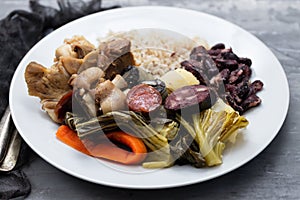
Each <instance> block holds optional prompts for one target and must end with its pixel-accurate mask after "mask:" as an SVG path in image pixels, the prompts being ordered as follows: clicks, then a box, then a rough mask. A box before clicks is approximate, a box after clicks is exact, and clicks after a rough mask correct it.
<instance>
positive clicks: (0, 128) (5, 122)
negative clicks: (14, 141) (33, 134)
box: [0, 107, 15, 163]
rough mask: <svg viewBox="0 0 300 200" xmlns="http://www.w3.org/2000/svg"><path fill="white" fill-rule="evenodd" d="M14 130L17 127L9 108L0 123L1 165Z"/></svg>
mask: <svg viewBox="0 0 300 200" xmlns="http://www.w3.org/2000/svg"><path fill="white" fill-rule="evenodd" d="M14 128H15V126H14V123H13V121H12V118H11V115H10V110H9V107H7V108H6V111H5V113H4V115H3V117H2V119H1V121H0V163H1V162H2V161H3V159H4V158H5V155H6V152H7V149H8V144H9V141H10V138H11V132H12V131H13V129H14Z"/></svg>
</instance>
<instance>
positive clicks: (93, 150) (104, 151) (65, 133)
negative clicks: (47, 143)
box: [56, 125, 147, 165]
mask: <svg viewBox="0 0 300 200" xmlns="http://www.w3.org/2000/svg"><path fill="white" fill-rule="evenodd" d="M106 136H107V138H108V139H110V140H112V141H115V142H119V143H121V144H124V145H126V146H128V147H129V148H130V149H131V150H132V152H129V151H126V150H124V149H121V148H119V147H117V146H116V145H114V144H113V143H110V142H108V141H106V142H105V141H104V142H102V143H100V144H97V145H94V146H91V145H89V148H88V149H87V148H86V146H85V145H84V144H83V142H82V141H81V140H80V139H79V137H78V136H77V134H76V132H75V131H73V130H72V129H70V128H69V127H68V126H66V125H61V126H60V127H59V128H58V130H57V132H56V137H57V138H58V139H59V140H60V141H62V142H63V143H65V144H67V145H69V146H70V147H73V148H74V149H76V150H78V151H80V152H82V153H84V154H87V155H90V156H94V157H97V158H104V159H107V160H111V161H115V162H119V163H123V164H127V165H133V164H139V163H141V162H142V161H143V160H144V159H145V158H146V155H147V148H146V146H145V144H144V143H143V141H142V140H141V139H139V138H136V137H134V136H132V135H129V134H127V133H125V132H122V131H115V132H110V133H108V134H106Z"/></svg>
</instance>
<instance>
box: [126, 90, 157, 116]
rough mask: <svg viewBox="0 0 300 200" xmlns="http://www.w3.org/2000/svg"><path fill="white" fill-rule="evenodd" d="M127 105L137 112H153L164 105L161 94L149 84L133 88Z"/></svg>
mask: <svg viewBox="0 0 300 200" xmlns="http://www.w3.org/2000/svg"><path fill="white" fill-rule="evenodd" d="M126 100H127V105H128V107H129V109H130V110H132V111H135V112H146V113H148V112H151V111H154V110H155V109H157V108H158V107H159V106H160V105H161V103H162V97H161V95H160V93H159V92H158V91H157V90H156V89H155V88H153V87H152V86H149V85H147V84H139V85H136V86H134V87H133V88H131V89H130V90H129V92H128V94H127V99H126Z"/></svg>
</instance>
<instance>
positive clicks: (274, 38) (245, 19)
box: [0, 0, 300, 200]
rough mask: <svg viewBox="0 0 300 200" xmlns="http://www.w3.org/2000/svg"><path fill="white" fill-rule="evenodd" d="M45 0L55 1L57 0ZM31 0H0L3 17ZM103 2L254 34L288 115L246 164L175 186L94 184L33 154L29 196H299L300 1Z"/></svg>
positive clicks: (230, 197)
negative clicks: (269, 54) (283, 79)
mask: <svg viewBox="0 0 300 200" xmlns="http://www.w3.org/2000/svg"><path fill="white" fill-rule="evenodd" d="M43 2H45V3H47V4H52V5H55V1H54V0H53V1H52V0H48V1H47V0H44V1H43ZM27 3H28V2H27V1H26V0H25V1H22V0H14V1H11V0H4V1H3V0H1V1H0V15H1V16H0V17H1V18H2V17H4V16H5V15H6V14H7V13H8V12H9V11H11V10H12V9H14V8H26V6H27ZM103 4H104V5H107V6H109V5H115V4H119V5H122V6H137V5H166V6H176V7H184V8H190V9H194V10H199V11H203V12H207V13H210V14H213V15H216V16H219V17H221V18H224V19H226V20H228V21H231V22H233V23H235V24H237V25H239V26H241V27H243V28H244V29H246V30H248V31H249V32H251V33H253V34H254V35H256V36H257V37H258V38H260V39H261V40H262V41H263V42H264V43H265V44H266V45H267V46H268V47H269V48H270V49H271V50H272V51H273V52H274V54H275V55H276V56H277V58H278V59H279V60H280V62H281V64H282V65H283V67H284V70H285V72H286V74H287V76H288V81H289V85H290V92H291V101H290V109H289V113H288V116H287V118H286V121H285V123H284V125H283V127H282V129H281V130H280V132H279V134H278V135H277V137H276V138H275V139H274V141H273V142H272V143H271V144H270V145H269V146H268V147H267V148H266V149H265V150H264V151H263V152H262V153H261V154H260V155H258V156H257V157H256V158H255V159H253V160H252V161H250V162H249V163H247V164H246V165H244V166H242V167H240V168H239V169H237V170H235V171H233V172H231V173H228V174H226V175H223V176H221V177H219V178H216V179H213V180H210V181H206V182H203V183H199V184H195V185H191V186H185V187H180V188H175V189H164V190H127V189H119V188H111V187H106V186H101V185H96V184H92V183H89V182H86V181H82V180H79V179H77V178H75V177H72V176H70V175H68V174H65V173H64V172H62V171H60V170H58V169H56V168H54V167H53V166H51V165H49V164H48V163H47V162H45V161H44V160H42V159H41V158H40V157H39V156H38V155H35V154H34V155H32V158H31V161H30V162H29V163H28V164H27V165H26V166H25V167H24V171H25V173H26V174H27V176H28V177H29V179H30V181H31V184H32V192H31V194H30V196H29V197H28V199H249V200H253V199H274V200H277V199H288V200H290V199H295V200H296V199H300V133H299V131H300V123H299V120H300V112H299V109H298V108H299V107H300V90H299V86H300V66H299V62H300V1H299V0H294V1H292V0H202V1H200V0H199V1H197V0H172V1H171V0H170V1H163V0H123V1H122V0H118V1H117V0H103ZM262 128H263V127H262ZM141 181H142V180H141Z"/></svg>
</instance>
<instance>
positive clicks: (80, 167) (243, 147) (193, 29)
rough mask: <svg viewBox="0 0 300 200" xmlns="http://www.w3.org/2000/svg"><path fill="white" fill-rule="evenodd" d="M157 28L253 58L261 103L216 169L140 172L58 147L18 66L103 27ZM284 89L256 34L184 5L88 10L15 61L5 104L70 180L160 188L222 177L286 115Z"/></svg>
mask: <svg viewBox="0 0 300 200" xmlns="http://www.w3.org/2000/svg"><path fill="white" fill-rule="evenodd" d="M137 28H163V29H169V30H172V31H175V32H178V33H181V34H183V35H186V36H189V37H194V36H200V37H203V38H205V39H206V40H207V41H208V43H209V44H210V45H213V44H215V43H218V42H223V43H225V44H226V45H227V46H231V47H232V48H233V49H234V51H235V52H236V53H237V54H238V55H239V56H245V57H249V58H251V59H252V61H253V65H252V68H253V70H254V73H253V79H260V80H262V81H263V82H264V84H265V86H264V90H263V91H262V92H260V93H259V96H260V97H261V99H262V100H263V103H262V104H261V105H260V106H259V107H257V108H256V109H253V110H251V111H249V112H248V113H247V114H246V117H247V118H248V120H249V121H250V125H249V126H248V128H247V130H246V131H244V132H243V137H240V138H239V140H238V142H237V143H236V144H235V145H234V146H230V147H229V148H227V149H226V151H225V152H224V157H223V162H224V163H223V164H222V165H221V166H218V167H213V168H205V169H195V168H193V167H191V166H174V167H171V168H168V169H160V170H145V169H143V168H142V167H139V166H137V167H129V166H121V165H118V164H111V163H109V162H106V161H100V162H99V161H97V160H96V159H93V158H91V157H88V156H85V155H83V154H81V153H79V152H77V151H76V150H73V149H71V148H70V147H68V146H66V145H64V144H63V143H61V142H60V141H58V140H57V139H56V138H55V132H56V130H57V127H58V126H57V125H56V124H55V123H53V122H52V121H51V120H50V119H49V117H48V116H47V115H46V114H45V113H44V112H43V111H42V110H41V105H40V103H39V100H38V98H35V97H30V96H29V95H28V94H27V87H26V84H25V80H24V71H25V67H26V65H27V64H28V63H29V62H30V61H37V62H39V63H41V64H43V65H45V66H51V64H52V62H53V57H54V52H55V49H56V48H57V47H58V46H59V45H61V44H62V42H63V40H64V39H65V38H70V37H71V36H73V35H76V34H79V35H84V36H85V37H86V38H87V39H88V40H90V41H91V42H93V43H95V44H96V38H97V37H99V36H104V35H105V34H106V33H107V32H108V31H109V30H113V31H126V30H131V29H137ZM288 105H289V88H288V82H287V79H286V76H285V73H284V71H283V69H282V67H281V65H280V63H279V62H278V60H277V59H276V57H275V56H274V55H273V54H272V52H271V51H270V50H269V49H268V48H267V47H266V46H265V45H264V44H263V43H262V42H261V41H259V40H258V39H257V38H256V37H254V36H253V35H251V34H250V33H248V32H247V31H245V30H243V29H241V28H240V27H238V26H236V25H233V24H231V23H229V22H227V21H224V20H222V19H220V18H217V17H214V16H211V15H208V14H204V13H201V12H196V11H192V10H186V9H180V8H169V7H131V8H122V9H115V10H110V11H105V12H101V13H97V14H93V15H90V16H87V17H84V18H81V19H78V20H76V21H74V22H71V23H69V24H67V25H65V26H63V27H61V28H59V29H58V30H56V31H54V32H53V33H51V34H50V35H48V36H47V37H45V38H44V39H42V40H41V41H40V42H39V43H38V44H37V45H35V46H34V47H33V48H32V49H31V50H30V51H29V52H28V54H27V55H26V56H25V57H24V59H23V60H22V62H21V63H20V65H19V67H18V69H17V71H16V73H15V76H14V78H13V80H12V84H11V90H10V106H11V112H12V117H13V120H14V122H15V124H16V127H17V129H18V131H19V132H20V134H21V136H22V137H23V139H24V140H25V141H26V142H27V143H28V144H29V146H30V147H31V148H32V149H33V150H34V151H35V152H36V153H38V154H39V155H40V156H41V157H42V158H44V159H45V160H46V161H48V162H49V163H50V164H52V165H54V166H55V167H57V168H59V169H61V170H62V171H64V172H67V173H69V174H71V175H73V176H76V177H78V178H81V179H84V180H87V181H91V182H94V183H98V184H103V185H109V186H115V187H123V188H140V189H142V188H147V189H149V188H167V187H175V186H183V185H188V184H193V183H198V182H202V181H205V180H209V179H212V178H215V177H218V176H220V175H223V174H226V173H228V172H230V171H232V170H234V169H236V168H238V167H240V166H242V165H243V164H245V163H247V162H248V161H249V160H251V159H252V158H254V157H255V156H256V155H258V154H259V153H260V152H261V151H262V150H263V149H264V148H265V147H266V146H267V145H268V144H269V143H270V142H271V141H272V140H273V139H274V137H275V136H276V134H277V133H278V131H279V129H280V128H281V126H282V124H283V122H284V119H285V117H286V114H287V110H288Z"/></svg>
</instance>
